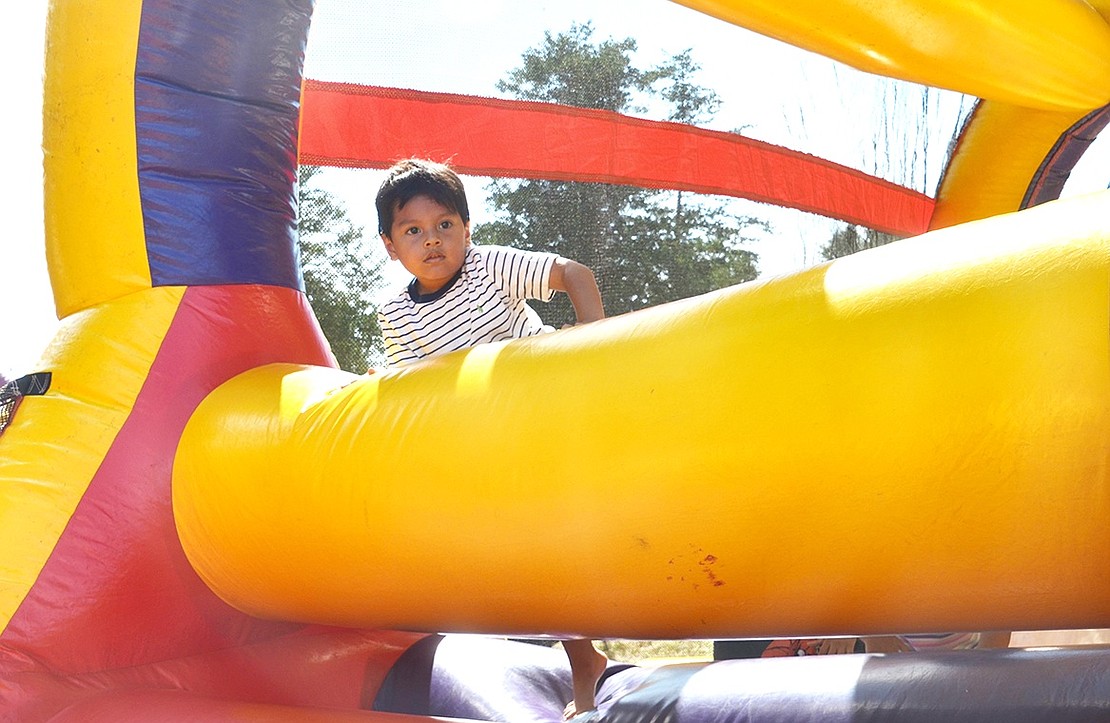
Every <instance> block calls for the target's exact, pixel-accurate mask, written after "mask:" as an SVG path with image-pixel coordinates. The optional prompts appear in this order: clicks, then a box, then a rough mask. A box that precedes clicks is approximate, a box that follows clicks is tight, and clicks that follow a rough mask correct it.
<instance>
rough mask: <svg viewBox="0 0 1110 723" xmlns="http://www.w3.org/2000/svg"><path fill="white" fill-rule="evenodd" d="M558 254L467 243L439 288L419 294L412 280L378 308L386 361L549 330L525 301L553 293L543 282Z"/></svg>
mask: <svg viewBox="0 0 1110 723" xmlns="http://www.w3.org/2000/svg"><path fill="white" fill-rule="evenodd" d="M558 258H559V257H558V255H556V254H551V253H542V252H536V251H522V250H520V249H513V248H508V247H506V246H471V247H470V248H469V249H467V251H466V257H465V258H464V259H463V265H462V268H461V269H460V270H459V273H458V274H457V275H456V276H455V278H454V279H452V280H451V281H450V282H449V283H448V284H447V285H446V286H444V287H443V288H442V289H440V290H439V291H436V292H435V293H432V294H428V295H427V296H423V297H422V296H421V295H420V294H418V293H417V291H416V280H415V279H413V282H412V283H410V284H409V285H408V288H406V289H405V290H404V291H403V292H401V293H400V294H398V295H397V296H395V297H393V298H392V299H390V300H388V301H387V302H385V304H383V305H382V307H381V309H379V311H378V323H379V325H380V326H381V330H382V338H383V340H384V342H385V355H386V361H387V363H388V364H390V365H393V364H401V363H404V362H409V361H414V360H416V359H423V358H425V357H430V356H437V355H439V354H446V353H447V352H451V351H458V350H459V349H466V348H469V347H472V346H474V345H476V344H485V343H487V342H491V341H501V340H503V339H518V338H521V337H525V336H535V335H536V334H542V333H544V332H547V331H551V330H552V327H550V326H545V325H544V323H543V322H542V321H541V320H540V317H539V315H538V314H537V313H536V312H535V310H534V309H532V308H531V307H529V306H528V304H527V300H528V299H539V300H541V301H550V300H551V298H552V297H553V296H554V295H555V292H554V290H553V289H552V288H551V287H550V286H549V285H548V282H549V280H550V278H551V269H552V267H553V266H554V265H555V261H556V260H558Z"/></svg>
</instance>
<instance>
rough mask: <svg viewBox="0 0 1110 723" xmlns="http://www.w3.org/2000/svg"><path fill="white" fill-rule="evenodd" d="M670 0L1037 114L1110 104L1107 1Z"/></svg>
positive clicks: (838, 56) (861, 63)
mask: <svg viewBox="0 0 1110 723" xmlns="http://www.w3.org/2000/svg"><path fill="white" fill-rule="evenodd" d="M676 2H678V3H679V4H681V5H686V6H688V7H691V8H693V9H695V10H699V11H701V12H704V13H707V14H709V15H713V16H714V17H717V18H720V19H722V20H725V21H728V22H731V23H734V24H736V25H740V26H742V27H745V28H748V29H750V30H754V31H756V32H758V33H762V34H764V35H768V36H770V37H773V38H778V39H779V40H783V41H785V42H788V43H790V44H791V45H795V46H797V47H800V48H805V49H806V50H812V51H813V52H816V53H821V54H822V55H826V56H828V57H830V58H833V59H835V60H839V61H841V62H844V63H847V64H848V65H851V66H853V67H856V68H859V69H860V70H865V71H868V72H871V73H877V74H879V75H886V76H890V77H892V78H901V79H902V80H909V81H913V82H916V83H921V84H923V85H931V86H935V87H938V88H947V89H949V90H955V91H959V92H962V93H968V94H970V95H975V96H978V97H980V98H985V99H989V100H997V101H1002V102H1005V103H1012V104H1014V105H1020V106H1023V107H1027V108H1039V109H1042V110H1055V111H1059V110H1077V109H1082V110H1091V109H1093V108H1098V107H1100V106H1103V105H1105V104H1106V103H1107V102H1110V24H1108V23H1107V20H1106V18H1104V17H1103V15H1101V14H1100V12H1099V11H1100V10H1101V11H1102V12H1105V11H1106V3H1105V0H1098V2H1096V3H1094V5H1095V6H1096V7H1092V4H1091V3H1088V2H1084V0H1010V1H1009V2H1006V3H999V2H996V1H994V0H884V1H883V2H875V1H874V0H795V1H794V2H789V3H784V2H778V0H676ZM1096 8H1097V9H1096Z"/></svg>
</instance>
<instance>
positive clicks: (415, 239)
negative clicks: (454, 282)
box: [382, 196, 470, 294]
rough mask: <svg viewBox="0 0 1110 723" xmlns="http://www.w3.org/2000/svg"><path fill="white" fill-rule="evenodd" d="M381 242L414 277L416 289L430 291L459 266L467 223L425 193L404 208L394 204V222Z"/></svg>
mask: <svg viewBox="0 0 1110 723" xmlns="http://www.w3.org/2000/svg"><path fill="white" fill-rule="evenodd" d="M382 243H384V244H385V250H386V252H387V253H388V254H389V258H391V259H397V260H398V261H400V262H401V265H402V266H404V267H405V269H406V270H407V271H408V272H409V273H410V274H412V275H413V276H415V277H416V285H417V291H419V292H420V293H421V294H430V293H432V292H435V291H439V290H440V289H442V288H443V287H444V286H445V285H446V284H447V282H448V281H450V280H451V277H453V276H454V275H455V272H457V271H458V270H459V269H460V268H462V265H463V259H464V258H465V256H466V249H467V247H468V246H470V224H469V223H463V220H462V217H461V216H459V214H458V213H456V212H455V211H451V210H449V209H447V208H446V207H444V206H441V205H440V204H439V203H438V202H437V201H434V200H432V199H431V198H428V197H427V196H413V197H412V199H410V200H409V202H408V203H406V204H405V205H404V208H397V207H396V206H395V207H394V208H393V226H392V227H391V228H390V230H389V234H388V235H387V234H382Z"/></svg>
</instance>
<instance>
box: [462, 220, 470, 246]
mask: <svg viewBox="0 0 1110 723" xmlns="http://www.w3.org/2000/svg"><path fill="white" fill-rule="evenodd" d="M463 228H465V229H466V236H465V240H466V245H467V246H469V245H470V221H467V222H466V223H465V224H463Z"/></svg>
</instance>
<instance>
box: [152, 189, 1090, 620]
mask: <svg viewBox="0 0 1110 723" xmlns="http://www.w3.org/2000/svg"><path fill="white" fill-rule="evenodd" d="M1108 202H1110V194H1108V193H1101V194H1096V195H1093V196H1088V197H1084V198H1079V199H1073V200H1069V201H1059V202H1054V203H1050V204H1046V205H1043V206H1040V207H1037V208H1034V209H1031V210H1028V211H1023V212H1020V213H1015V214H1010V215H1006V216H1000V217H996V218H992V219H988V220H984V221H980V222H975V223H970V224H965V225H963V226H959V227H955V228H951V229H945V230H942V231H937V232H933V233H931V234H927V235H925V236H922V237H919V238H917V239H911V240H907V241H902V242H898V243H896V244H892V245H890V246H886V247H882V248H879V249H874V250H872V251H868V252H864V253H861V254H857V255H855V256H852V257H848V258H844V259H841V260H838V261H836V262H833V263H831V264H827V265H824V266H820V267H816V268H814V269H810V270H808V271H804V272H801V273H798V274H796V275H794V276H790V277H785V278H780V279H776V280H772V281H769V282H763V283H750V284H746V285H742V286H739V287H735V288H732V289H728V290H724V291H721V292H716V293H712V294H708V295H705V296H702V297H698V298H694V299H689V300H686V301H682V302H677V303H673V304H668V305H665V306H661V307H657V308H654V309H649V310H646V311H643V312H637V313H633V314H628V315H625V316H620V317H616V318H613V319H608V320H605V321H603V322H598V323H595V324H591V325H588V326H585V327H580V328H575V329H571V330H567V331H562V332H557V333H554V334H550V335H546V336H542V337H536V338H532V339H525V340H518V341H514V342H509V343H502V344H492V345H485V346H480V347H477V348H475V349H473V350H470V351H468V352H460V353H455V354H452V355H448V356H445V357H441V358H439V359H435V360H430V361H426V362H422V363H419V364H414V365H412V366H410V367H406V368H401V369H397V370H393V371H389V372H387V373H383V374H379V375H374V376H371V377H369V378H359V377H354V376H352V375H348V374H345V373H342V372H338V371H335V370H327V369H317V368H308V367H300V366H289V365H274V366H266V367H261V368H257V369H254V370H252V371H250V372H247V373H245V374H243V375H240V376H239V377H236V378H234V379H232V380H230V381H229V382H227V383H226V384H225V385H223V386H221V387H220V388H218V389H217V390H216V391H215V392H213V393H212V394H211V395H210V396H209V397H208V398H207V399H206V401H205V402H204V403H203V404H202V405H201V406H200V408H199V409H198V410H197V412H196V413H195V415H194V416H193V418H192V419H191V421H190V422H189V424H188V426H187V428H186V431H185V433H184V435H183V438H182V442H181V446H180V448H179V451H178V455H177V458H176V461H175V469H174V510H175V515H176V520H177V524H178V530H179V534H180V537H181V540H182V542H183V545H184V547H185V550H186V552H187V554H188V556H189V558H190V560H191V561H192V563H193V565H194V567H195V568H196V569H197V570H198V572H199V573H200V575H201V576H202V577H203V578H204V579H205V580H206V581H207V583H208V584H209V585H210V586H211V587H212V588H213V589H214V590H215V591H216V592H217V593H218V594H219V595H220V596H221V597H223V598H224V599H225V600H227V601H228V602H230V603H231V604H233V605H235V606H237V607H239V608H241V609H244V610H247V611H249V612H252V613H256V614H258V615H261V616H266V617H277V618H287V619H296V620H307V621H318V622H326V623H338V624H343V625H357V626H362V627H386V628H396V629H419V630H461V631H482V632H489V633H499V634H525V633H532V634H534V633H543V634H551V635H567V634H578V635H585V636H607V637H629V638H638V637H647V638H651V637H656V638H676V637H687V638H696V637H728V636H740V637H743V636H764V635H828V634H837V633H840V634H849V633H851V634H864V633H883V632H915V631H934V632H935V631H951V630H992V629H1002V630H1011V629H1043V628H1095V627H1108V626H1110V545H1108V544H1107V540H1108V538H1107V530H1108V529H1110V477H1108V470H1110V464H1108V463H1110V232H1108V231H1107V228H1106V217H1105V209H1106V208H1107V204H1108Z"/></svg>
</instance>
